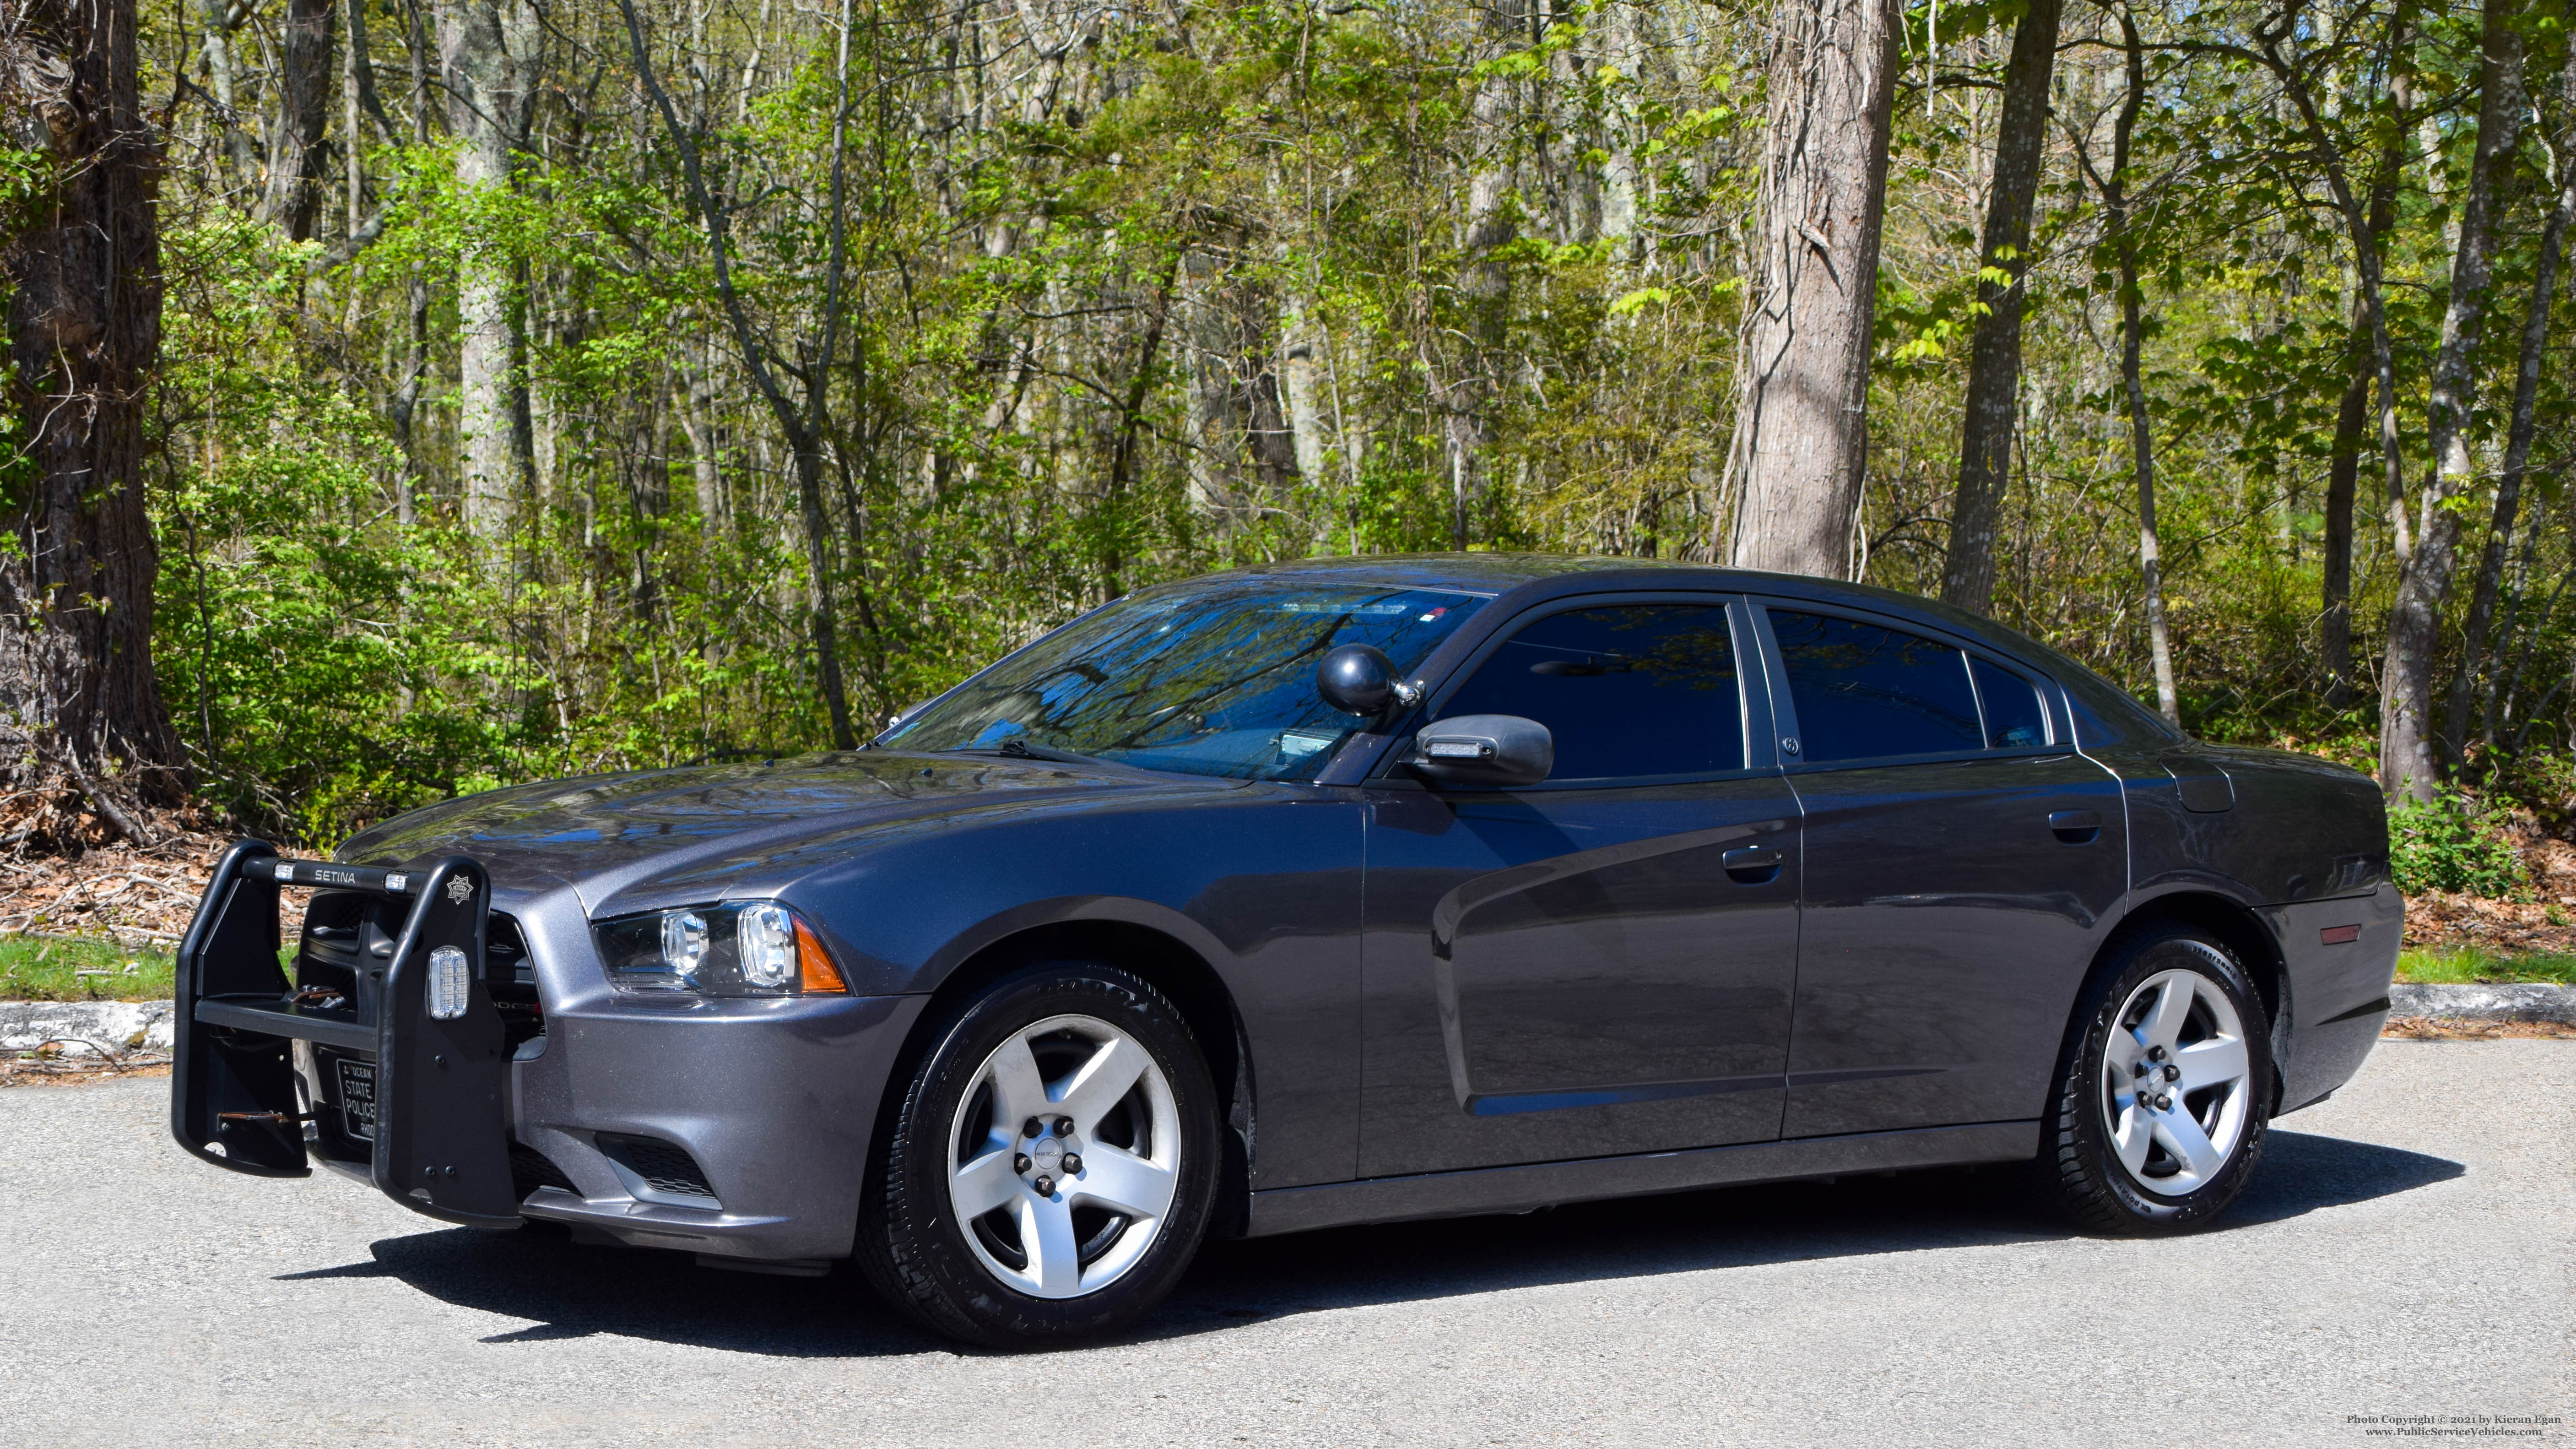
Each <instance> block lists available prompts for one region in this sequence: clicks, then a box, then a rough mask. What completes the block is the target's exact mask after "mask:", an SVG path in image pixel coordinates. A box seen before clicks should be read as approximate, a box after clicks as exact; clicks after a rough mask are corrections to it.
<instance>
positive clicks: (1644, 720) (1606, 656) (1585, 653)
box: [1440, 604, 1744, 780]
mask: <svg viewBox="0 0 2576 1449" xmlns="http://www.w3.org/2000/svg"><path fill="white" fill-rule="evenodd" d="M1440 714H1441V717H1442V718H1444V719H1450V718H1455V717H1456V716H1459V715H1463V714H1516V715H1519V716H1521V717H1522V718H1524V719H1534V720H1537V721H1538V722H1539V723H1540V724H1543V725H1545V726H1547V728H1548V733H1550V734H1552V735H1554V736H1555V737H1556V769H1555V770H1554V771H1553V772H1552V773H1551V774H1550V775H1549V778H1550V779H1556V780H1601V779H1621V778H1639V777H1645V776H1654V775H1705V774H1712V773H1714V772H1716V771H1719V770H1740V769H1743V768H1744V711H1743V705H1742V702H1741V697H1740V695H1739V692H1738V685H1737V682H1736V677H1735V643H1734V640H1733V638H1732V636H1730V635H1729V634H1728V633H1727V629H1726V609H1725V606H1724V605H1721V604H1706V605H1701V604H1621V605H1614V606H1610V607H1606V608H1598V609H1575V610H1571V611H1569V612H1566V613H1563V614H1550V615H1549V616H1547V617H1546V618H1544V619H1541V620H1538V621H1537V622H1536V623H1533V624H1530V625H1528V626H1527V627H1525V628H1523V629H1522V630H1521V631H1520V632H1518V633H1516V634H1514V635H1513V636H1512V637H1511V638H1510V639H1509V640H1507V641H1505V642H1504V644H1503V646H1502V647H1501V648H1500V649H1497V650H1495V651H1494V652H1493V653H1492V654H1491V655H1488V656H1487V657H1486V659H1485V662H1484V663H1482V664H1480V665H1478V666H1476V672H1475V674H1474V675H1473V676H1471V677H1470V678H1469V679H1468V680H1467V682H1466V683H1465V684H1464V685H1461V686H1460V687H1459V689H1458V692H1457V693H1456V694H1455V695H1453V696H1451V697H1450V699H1449V701H1448V703H1446V704H1444V705H1442V706H1441V707H1440Z"/></svg>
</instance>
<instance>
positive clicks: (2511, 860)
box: [2388, 788, 2530, 899]
mask: <svg viewBox="0 0 2576 1449" xmlns="http://www.w3.org/2000/svg"><path fill="white" fill-rule="evenodd" d="M2509 819H2510V812H2509V811H2508V810H2507V809H2506V808H2505V807H2504V806H2503V804H2502V803H2501V802H2497V801H2493V800H2480V799H2477V798H2475V797H2473V796H2471V795H2468V794H2466V793H2464V792H2462V791H2458V790H2452V789H2447V788H2446V789H2444V790H2442V791H2440V792H2439V793H2438V794H2436V795H2435V796H2434V798H2433V799H2432V800H2431V801H2429V802H2422V803H2419V802H2416V801H2412V800H2409V801H2405V802H2402V803H2400V804H2399V805H2397V806H2396V807H2395V808H2393V809H2391V810H2390V811H2389V812H2388V865H2389V872H2390V874H2391V875H2393V876H2394V877H2395V878H2396V881H2397V888H2398V889H2399V890H2401V891H2405V892H2406V893H2408V894H2409V895H2413V894H2417V893H2420V892H2423V891H2430V890H2437V891H2466V892H2468V893H2469V894H2471V895H2480V896H2503V897H2511V898H2514V899H2520V898H2522V897H2523V896H2524V895H2525V894H2527V893H2528V891H2529V888H2530V874H2529V872H2528V871H2527V870H2526V869H2525V868H2524V866H2523V863H2522V856H2521V854H2520V853H2519V852H2518V851H2516V850H2515V849H2514V844H2513V837H2512V836H2511V835H2509V834H2508V833H2506V825H2507V822H2508V820H2509Z"/></svg>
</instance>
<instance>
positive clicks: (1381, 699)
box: [1315, 644, 1422, 718]
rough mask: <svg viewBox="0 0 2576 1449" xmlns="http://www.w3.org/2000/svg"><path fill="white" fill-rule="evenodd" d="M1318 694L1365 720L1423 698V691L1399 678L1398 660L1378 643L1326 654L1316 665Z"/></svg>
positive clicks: (1358, 645)
mask: <svg viewBox="0 0 2576 1449" xmlns="http://www.w3.org/2000/svg"><path fill="white" fill-rule="evenodd" d="M1315 693H1317V694H1319V695H1322V696H1323V698H1324V703H1326V704H1329V705H1331V706H1332V707H1333V708H1335V709H1338V710H1340V711H1341V712H1342V713H1344V714H1355V715H1359V716H1361V717H1362V718H1368V717H1370V716H1373V715H1381V714H1384V713H1386V709H1387V706H1389V705H1392V704H1413V703H1416V702H1418V701H1419V700H1420V699H1421V698H1422V693H1421V691H1420V690H1417V689H1415V688H1414V687H1413V686H1412V685H1409V684H1406V683H1404V682H1403V681H1402V680H1400V679H1398V678H1396V672H1395V661H1394V660H1392V659H1389V658H1387V657H1386V651H1385V650H1383V649H1380V648H1378V647H1377V646H1376V645H1374V644H1344V645H1342V646H1341V647H1340V648H1338V649H1334V650H1332V651H1330V652H1328V653H1326V654H1325V655H1324V657H1323V658H1322V659H1321V660H1319V661H1317V662H1316V665H1315Z"/></svg>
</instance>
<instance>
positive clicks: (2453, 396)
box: [2379, 0, 2525, 800]
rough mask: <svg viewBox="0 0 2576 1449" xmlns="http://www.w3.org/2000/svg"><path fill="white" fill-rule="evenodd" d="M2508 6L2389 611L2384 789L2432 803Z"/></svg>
mask: <svg viewBox="0 0 2576 1449" xmlns="http://www.w3.org/2000/svg"><path fill="white" fill-rule="evenodd" d="M2515 20H2516V16H2515V11H2514V6H2513V5H2512V4H2511V3H2510V0H2489V3H2488V6H2487V12H2486V24H2485V41H2484V46H2483V51H2482V55H2481V57H2480V61H2479V66H2478V72H2479V74H2478V86H2479V100H2478V138H2477V147H2476V150H2475V152H2474V153H2473V155H2472V158H2471V161H2470V165H2469V175H2468V185H2467V186H2466V188H2465V192H2464V195H2463V196H2462V198H2461V203H2460V219H2459V227H2460V230H2459V240H2458V242H2457V243H2456V245H2455V246H2454V248H2453V250H2452V253H2451V297H2450V302H2449V305H2448V306H2447V307H2445V308H2444V310H2443V314H2442V341H2441V346H2440V347H2439V349H2438V350H2436V351H2435V353H2434V355H2433V390H2432V400H2431V403H2430V405H2429V406H2428V407H2427V409H2426V422H2427V428H2426V450H2427V451H2428V452H2429V453H2430V454H2431V455H2432V476H2431V477H2429V478H2427V479H2426V480H2425V483H2424V492H2423V498H2422V508H2423V512H2422V523H2421V526H2420V528H2419V530H2418V538H2417V541H2416V545H2415V552H2414V556H2413V557H2412V558H2411V559H2409V560H2408V562H2407V565H2406V567H2405V568H2404V569H2403V570H2402V571H2401V572H2400V573H2399V574H2398V578H2397V602H2396V604H2395V606H2394V607H2393V608H2391V609H2390V611H2389V617H2388V654H2387V660H2386V663H2385V664H2384V666H2383V667H2382V669H2381V671H2380V679H2381V695H2380V708H2379V783H2380V788H2382V789H2383V790H2386V791H2387V792H2388V793H2389V795H2390V796H2391V797H2392V798H2393V797H2395V796H2396V795H2398V794H2400V793H2401V792H2402V793H2404V794H2408V795H2411V796H2413V797H2414V798H2416V799H2418V800H2429V799H2431V798H2432V797H2433V792H2434V790H2435V789H2436V787H2437V786H2438V785H2439V783H2440V774H2441V761H2440V760H2439V759H2438V758H2437V757H2436V756H2435V753H2434V748H2433V747H2434V734H2433V648H2434V645H2435V643H2436V636H2437V634H2438V631H2439V629H2440V627H2441V615H2442V607H2443V605H2444V604H2446V603H2447V602H2449V600H2450V596H2451V581H2452V574H2453V572H2454V570H2455V569H2456V567H2457V565H2458V561H2459V546H2460V515H2459V512H2458V511H2457V510H2456V509H2454V508H2452V507H2451V506H2450V503H2451V500H2452V499H2454V498H2456V497H2458V496H2459V494H2460V492H2461V490H2462V489H2464V488H2466V487H2467V486H2468V485H2469V482H2470V476H2469V475H2470V463H2469V410H2470V408H2471V407H2472V406H2473V405H2474V402H2475V397H2476V391H2477V370H2476V366H2475V364H2476V357H2477V348H2478V333H2479V331H2480V329H2481V327H2482V325H2483V324H2484V322H2485V320H2486V306H2487V293H2488V290H2489V281H2490V276H2491V273H2492V272H2493V270H2494V231H2495V222H2494V213H2495V203H2496V193H2497V192H2498V191H2499V190H2500V189H2501V187H2500V184H2499V183H2500V182H2501V181H2502V179H2503V175H2504V172H2505V170H2506V169H2507V168H2508V167H2510V166H2511V165H2512V163H2513V150H2514V142H2515V141H2516V139H2518V138H2519V136H2520V135H2521V131H2522V123H2523V113H2524V110H2525V106H2524V102H2523V94H2522V33H2521V31H2520V29H2519V28H2518V27H2517V26H2516V24H2515Z"/></svg>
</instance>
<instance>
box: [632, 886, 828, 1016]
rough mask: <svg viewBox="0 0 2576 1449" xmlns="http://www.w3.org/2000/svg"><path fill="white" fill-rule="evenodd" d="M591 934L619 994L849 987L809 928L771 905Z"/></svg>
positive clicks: (642, 921) (683, 915)
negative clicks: (594, 935) (596, 942)
mask: <svg viewBox="0 0 2576 1449" xmlns="http://www.w3.org/2000/svg"><path fill="white" fill-rule="evenodd" d="M594 929H596V930H597V932H598V934H599V952H600V956H601V958H602V959H603V960H605V961H606V962H607V963H608V979H609V980H610V981H612V982H614V983H616V986H617V989H618V990H620V991H639V992H641V991H650V992H663V991H681V992H690V993H694V994H696V995H700V996H795V995H799V994H809V995H810V994H812V993H815V992H835V991H847V990H849V987H848V985H846V984H845V983H844V982H843V981H842V980H841V973H840V970H839V968H837V967H835V966H834V965H833V964H832V958H831V957H830V956H829V955H827V954H825V952H824V950H823V943H822V942H821V941H819V940H817V939H816V938H815V936H814V931H813V928H812V927H810V926H808V925H806V924H805V923H804V922H803V921H800V920H798V919H797V918H796V913H795V912H794V911H791V910H789V909H787V908H786V907H785V906H782V905H780V904H778V903H777V902H776V901H745V902H741V903H739V904H733V905H716V906H691V907H688V908H686V909H683V910H676V911H655V912H652V913H650V914H648V915H641V916H620V917H619V918H617V919H616V920H613V921H601V922H599V923H598V925H597V926H596V927H595V928H594Z"/></svg>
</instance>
